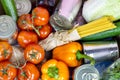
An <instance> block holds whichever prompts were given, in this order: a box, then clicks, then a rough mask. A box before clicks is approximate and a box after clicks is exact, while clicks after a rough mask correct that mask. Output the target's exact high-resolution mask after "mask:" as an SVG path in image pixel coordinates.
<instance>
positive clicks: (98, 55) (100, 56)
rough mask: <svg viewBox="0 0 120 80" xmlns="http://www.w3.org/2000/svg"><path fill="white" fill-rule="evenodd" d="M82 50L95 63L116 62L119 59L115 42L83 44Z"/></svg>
mask: <svg viewBox="0 0 120 80" xmlns="http://www.w3.org/2000/svg"><path fill="white" fill-rule="evenodd" d="M83 49H84V53H85V54H86V55H88V56H90V57H93V58H94V59H95V60H96V62H101V61H106V60H116V59H117V58H119V49H118V44H117V41H96V42H84V43H83ZM88 62H89V61H88V60H86V59H85V63H88Z"/></svg>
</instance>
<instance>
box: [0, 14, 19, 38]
mask: <svg viewBox="0 0 120 80" xmlns="http://www.w3.org/2000/svg"><path fill="white" fill-rule="evenodd" d="M16 29H17V26H16V23H15V22H14V20H13V19H12V18H11V17H10V16H7V15H1V16H0V39H7V38H10V37H11V36H12V35H13V34H14V32H15V31H16Z"/></svg>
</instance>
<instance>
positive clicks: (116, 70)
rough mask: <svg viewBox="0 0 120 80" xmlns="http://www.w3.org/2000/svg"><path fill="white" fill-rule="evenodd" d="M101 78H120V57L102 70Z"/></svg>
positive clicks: (117, 79) (112, 79) (108, 79)
mask: <svg viewBox="0 0 120 80" xmlns="http://www.w3.org/2000/svg"><path fill="white" fill-rule="evenodd" d="M101 80H120V59H118V60H116V61H115V62H114V63H113V64H112V65H111V66H109V67H108V68H107V70H105V71H104V73H103V76H102V79H101Z"/></svg>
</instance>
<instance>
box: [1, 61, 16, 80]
mask: <svg viewBox="0 0 120 80" xmlns="http://www.w3.org/2000/svg"><path fill="white" fill-rule="evenodd" d="M16 76H17V69H16V68H15V67H13V66H11V63H10V62H9V61H2V62H0V80H14V79H15V77H16Z"/></svg>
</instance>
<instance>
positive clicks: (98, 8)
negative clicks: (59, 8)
mask: <svg viewBox="0 0 120 80" xmlns="http://www.w3.org/2000/svg"><path fill="white" fill-rule="evenodd" d="M119 5H120V0H87V1H86V2H85V3H84V4H83V10H82V15H83V17H84V18H85V20H86V21H87V22H90V21H93V20H96V19H98V18H100V17H103V16H113V17H114V20H119V19H120V13H119V11H120V6H119Z"/></svg>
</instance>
